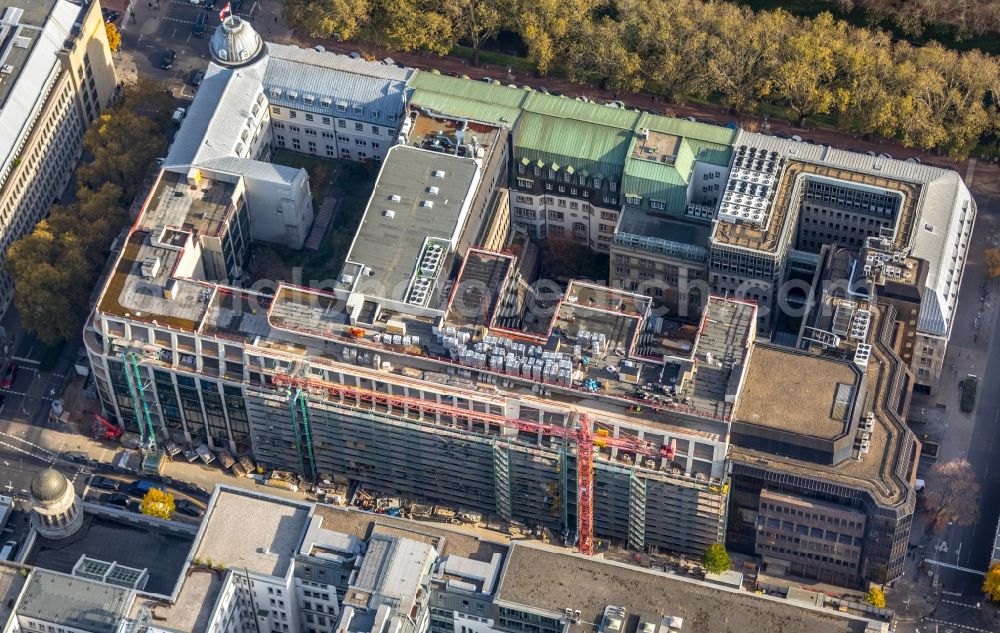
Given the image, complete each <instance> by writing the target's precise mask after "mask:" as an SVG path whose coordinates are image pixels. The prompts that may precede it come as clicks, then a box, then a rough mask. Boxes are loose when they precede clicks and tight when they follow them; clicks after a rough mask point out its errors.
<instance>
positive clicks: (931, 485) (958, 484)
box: [924, 459, 979, 530]
mask: <svg viewBox="0 0 1000 633" xmlns="http://www.w3.org/2000/svg"><path fill="white" fill-rule="evenodd" d="M924 509H925V510H926V511H927V521H928V525H930V526H931V527H932V528H934V529H937V530H940V529H943V528H944V527H945V526H946V525H948V523H957V524H959V525H972V524H974V523H975V522H976V521H977V520H978V519H979V482H978V481H976V473H975V472H974V471H973V470H972V465H971V464H970V463H969V462H968V460H966V459H953V460H950V461H947V462H940V463H938V464H935V466H934V468H932V469H931V472H930V476H929V477H928V479H927V487H926V488H925V489H924Z"/></svg>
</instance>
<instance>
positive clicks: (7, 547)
mask: <svg viewBox="0 0 1000 633" xmlns="http://www.w3.org/2000/svg"><path fill="white" fill-rule="evenodd" d="M16 553H17V541H7V542H6V543H4V544H3V549H0V560H13V559H14V554H16Z"/></svg>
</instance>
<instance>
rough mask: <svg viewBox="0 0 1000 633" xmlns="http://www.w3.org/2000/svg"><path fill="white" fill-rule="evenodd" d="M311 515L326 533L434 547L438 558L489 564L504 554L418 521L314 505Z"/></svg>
mask: <svg viewBox="0 0 1000 633" xmlns="http://www.w3.org/2000/svg"><path fill="white" fill-rule="evenodd" d="M314 515H315V516H317V517H319V518H321V519H322V521H323V524H322V527H323V529H325V530H330V531H333V532H341V533H343V534H348V535H350V536H355V537H357V538H359V539H361V540H367V539H368V537H369V536H371V535H372V534H386V535H389V536H398V537H402V538H408V539H412V540H415V541H420V542H423V543H427V544H430V545H434V547H435V549H437V551H438V554H439V555H440V556H441V557H445V556H461V557H463V558H470V559H472V560H478V561H481V562H485V563H488V562H490V561H491V560H492V559H493V555H494V554H503V553H505V552H506V551H507V545H505V544H503V543H500V542H497V541H490V540H486V539H482V538H478V537H475V536H472V535H470V534H468V533H465V532H461V531H459V530H452V529H448V528H444V527H436V526H433V525H429V524H426V523H421V522H418V521H410V520H406V519H396V518H393V517H390V516H388V515H385V514H372V513H371V512H364V511H361V510H356V509H354V508H341V507H335V506H328V505H323V504H316V505H315V509H314Z"/></svg>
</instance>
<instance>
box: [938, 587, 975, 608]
mask: <svg viewBox="0 0 1000 633" xmlns="http://www.w3.org/2000/svg"><path fill="white" fill-rule="evenodd" d="M941 593H948V592H945V591H942V592H941ZM958 595H962V594H958ZM941 602H944V603H946V604H957V605H958V606H960V607H972V608H975V606H976V605H974V604H965V603H964V602H955V601H954V600H942V601H941Z"/></svg>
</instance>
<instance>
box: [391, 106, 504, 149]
mask: <svg viewBox="0 0 1000 633" xmlns="http://www.w3.org/2000/svg"><path fill="white" fill-rule="evenodd" d="M410 118H411V119H412V121H413V123H412V124H411V127H410V132H409V134H408V136H407V139H406V143H407V145H410V146H412V147H420V148H423V149H427V150H430V151H432V152H441V153H444V154H455V153H456V152H461V153H459V154H458V155H459V156H466V157H468V158H472V156H471V155H469V154H468V153H467V150H468V146H470V145H472V146H475V147H476V148H479V147H482V148H483V150H484V151H485V150H488V149H489V148H490V147H492V146H493V145H495V144H496V142H497V139H498V137H499V135H500V128H498V127H496V126H494V125H489V124H486V123H479V122H477V121H471V120H469V119H464V118H456V117H449V116H440V115H434V114H431V113H427V112H425V111H423V109H420V110H415V111H411V112H410Z"/></svg>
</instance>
